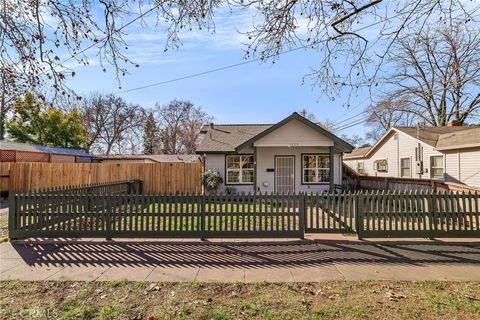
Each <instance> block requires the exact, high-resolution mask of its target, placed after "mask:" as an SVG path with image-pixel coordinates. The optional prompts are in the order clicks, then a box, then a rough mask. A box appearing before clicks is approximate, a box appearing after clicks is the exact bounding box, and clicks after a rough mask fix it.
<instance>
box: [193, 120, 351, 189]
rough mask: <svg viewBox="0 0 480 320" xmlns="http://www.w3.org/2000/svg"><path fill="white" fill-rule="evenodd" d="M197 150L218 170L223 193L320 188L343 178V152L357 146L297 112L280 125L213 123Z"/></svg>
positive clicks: (208, 164) (207, 162)
mask: <svg viewBox="0 0 480 320" xmlns="http://www.w3.org/2000/svg"><path fill="white" fill-rule="evenodd" d="M201 134H202V140H201V142H200V144H199V147H198V149H197V153H198V154H201V155H202V156H203V158H204V160H203V161H204V167H205V168H204V169H205V170H209V169H215V170H217V171H218V172H219V173H220V174H221V176H222V177H223V179H224V184H223V185H222V186H221V188H220V189H219V190H218V191H223V192H245V193H248V192H262V193H264V192H279V193H282V192H285V193H286V192H322V191H328V190H333V189H334V186H335V185H340V184H341V182H342V155H343V153H344V152H351V151H352V150H353V147H352V146H351V145H350V144H348V143H347V142H345V141H344V140H342V139H340V138H339V137H337V136H335V135H334V134H332V133H331V132H329V131H328V130H326V129H325V128H323V127H321V126H319V125H317V124H315V123H314V122H311V121H310V120H308V119H306V118H304V117H302V116H301V115H299V114H298V113H296V112H295V113H293V114H292V115H290V116H289V117H287V118H285V119H283V120H282V121H280V122H278V123H276V124H230V125H217V124H215V125H214V124H210V125H209V126H204V127H203V128H202V130H201Z"/></svg>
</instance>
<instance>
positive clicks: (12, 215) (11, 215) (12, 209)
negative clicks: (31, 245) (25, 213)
mask: <svg viewBox="0 0 480 320" xmlns="http://www.w3.org/2000/svg"><path fill="white" fill-rule="evenodd" d="M15 198H16V193H15V192H12V191H10V192H9V193H8V236H9V238H10V240H15V239H16V238H13V237H12V232H13V231H15V230H16V216H17V206H16V201H15Z"/></svg>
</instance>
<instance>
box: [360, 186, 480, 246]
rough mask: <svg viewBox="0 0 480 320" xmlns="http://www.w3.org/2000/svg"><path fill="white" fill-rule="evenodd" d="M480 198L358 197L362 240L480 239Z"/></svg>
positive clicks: (446, 194)
mask: <svg viewBox="0 0 480 320" xmlns="http://www.w3.org/2000/svg"><path fill="white" fill-rule="evenodd" d="M479 208H480V195H479V194H471V193H460V192H452V191H448V192H424V191H419V192H378V191H377V192H371V193H366V194H362V193H360V194H359V195H358V212H360V215H358V220H357V223H358V224H359V226H358V229H357V233H358V235H359V237H372V238H374V237H419V238H434V237H437V238H438V237H480V211H479Z"/></svg>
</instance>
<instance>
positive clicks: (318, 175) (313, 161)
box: [303, 154, 330, 184]
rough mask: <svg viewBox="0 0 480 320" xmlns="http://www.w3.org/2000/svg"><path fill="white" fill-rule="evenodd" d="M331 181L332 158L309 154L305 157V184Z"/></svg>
mask: <svg viewBox="0 0 480 320" xmlns="http://www.w3.org/2000/svg"><path fill="white" fill-rule="evenodd" d="M329 181H330V157H329V156H328V155H313V154H307V155H304V156H303V183H306V184H308V183H324V182H329Z"/></svg>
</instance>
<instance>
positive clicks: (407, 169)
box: [400, 158, 412, 178]
mask: <svg viewBox="0 0 480 320" xmlns="http://www.w3.org/2000/svg"><path fill="white" fill-rule="evenodd" d="M410 164H411V161H410V158H401V159H400V176H401V177H402V178H410V177H411V176H412V175H411V173H412V171H411V166H410Z"/></svg>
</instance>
